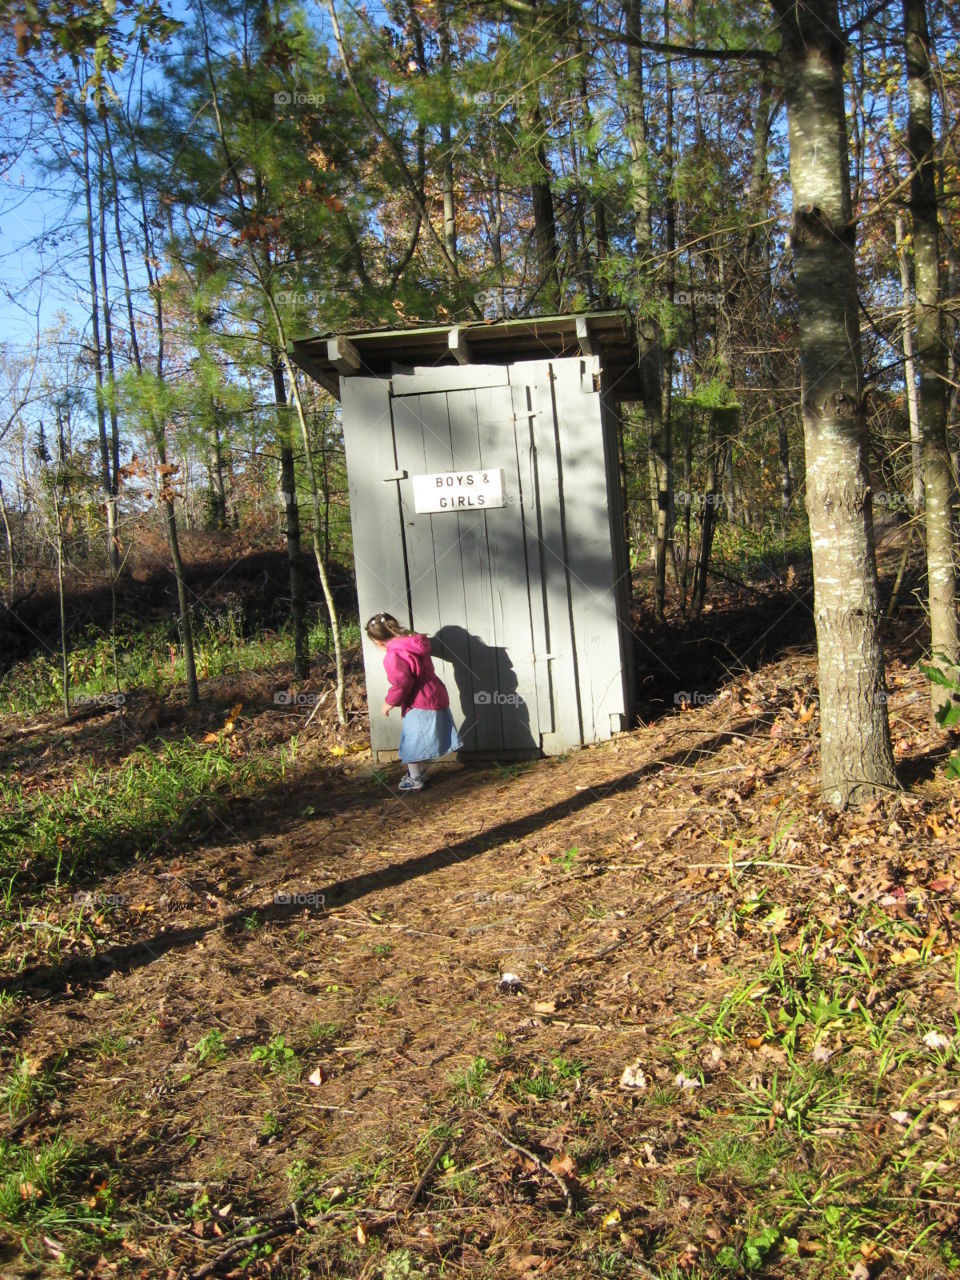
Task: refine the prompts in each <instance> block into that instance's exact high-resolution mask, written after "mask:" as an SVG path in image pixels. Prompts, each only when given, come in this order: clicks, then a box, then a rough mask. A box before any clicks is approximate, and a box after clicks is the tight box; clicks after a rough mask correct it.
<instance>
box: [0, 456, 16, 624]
mask: <svg viewBox="0 0 960 1280" xmlns="http://www.w3.org/2000/svg"><path fill="white" fill-rule="evenodd" d="M0 515H2V516H3V532H4V534H5V535H6V539H7V567H8V571H9V574H10V591H9V595H8V598H9V600H13V594H14V586H13V534H12V533H11V532H10V518H9V516H8V515H7V501H6V498H4V496H3V481H2V480H0Z"/></svg>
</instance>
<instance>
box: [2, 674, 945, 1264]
mask: <svg viewBox="0 0 960 1280" xmlns="http://www.w3.org/2000/svg"><path fill="white" fill-rule="evenodd" d="M814 673H815V666H814V661H813V659H812V658H811V657H810V656H809V655H808V654H798V655H794V656H790V657H787V658H785V659H782V660H781V661H779V662H777V663H772V664H769V665H767V666H765V667H763V668H761V669H760V670H759V671H757V672H755V673H753V674H744V675H742V676H738V677H736V678H734V679H731V680H730V681H729V682H728V683H727V684H726V685H724V686H723V687H722V688H721V689H720V690H719V692H718V693H717V694H716V696H713V695H711V699H710V700H709V701H708V703H707V705H702V706H695V707H693V708H692V709H691V708H686V709H683V708H681V709H678V710H676V711H673V710H671V711H670V712H669V713H668V714H667V715H665V716H664V717H662V718H661V719H659V720H657V721H656V722H653V723H648V724H647V725H645V726H644V727H641V728H638V729H636V730H634V731H632V732H631V733H629V734H626V735H624V736H622V737H620V738H618V739H616V740H615V741H614V742H612V743H610V744H607V745H605V746H602V747H598V748H595V749H590V750H586V751H582V752H579V753H576V754H573V755H570V756H569V757H566V758H560V759H553V760H547V761H542V762H538V763H536V764H532V765H504V766H501V767H499V768H497V767H495V766H491V765H483V766H459V765H458V766H451V767H447V768H443V769H440V770H438V771H437V773H436V774H435V777H434V781H433V784H432V786H431V787H430V788H428V789H427V790H426V791H424V792H423V793H422V794H420V795H416V796H403V797H401V796H398V795H397V794H396V792H395V789H394V787H393V786H392V783H393V782H394V781H395V778H394V775H395V773H396V769H395V767H384V768H375V767H374V766H373V765H372V763H371V762H370V760H369V756H368V755H366V754H365V753H364V752H363V750H362V747H363V737H364V735H363V725H362V720H360V719H359V718H358V719H357V720H356V721H355V723H354V725H353V727H352V728H351V730H350V732H349V734H348V736H347V739H346V742H345V743H344V742H341V741H339V740H338V738H337V735H336V733H335V732H334V729H333V725H332V723H331V720H330V717H329V716H325V713H324V714H318V715H317V716H316V717H315V718H314V720H313V722H312V723H311V724H310V725H309V726H308V727H305V728H304V727H302V724H301V725H300V728H299V731H298V732H297V733H294V734H292V733H291V730H292V728H297V727H298V724H300V722H296V723H294V722H293V721H291V719H290V718H289V714H286V715H285V714H283V713H281V711H278V709H277V707H276V705H275V704H274V702H273V697H272V686H271V687H270V688H267V687H266V686H265V685H261V684H257V683H256V680H259V679H260V678H261V677H259V676H258V677H252V676H251V677H250V678H249V679H250V681H251V683H248V684H247V686H246V687H245V688H238V686H237V684H236V683H235V684H234V685H232V686H231V687H230V688H229V689H224V690H223V696H222V697H221V699H220V702H221V703H222V705H221V706H219V707H215V709H214V710H213V711H211V710H210V706H211V702H212V703H214V704H215V703H216V695H215V691H214V692H211V691H210V690H209V689H208V690H207V691H206V693H205V703H206V706H207V711H206V713H204V714H206V716H207V718H208V720H209V723H208V724H206V723H201V722H200V721H196V722H195V721H194V720H191V719H190V715H189V714H188V713H187V712H186V711H185V710H183V711H182V713H181V712H178V711H177V710H176V708H175V707H170V706H168V709H167V723H166V724H165V725H164V726H163V727H162V730H161V731H160V732H161V733H162V735H163V736H156V737H153V736H151V737H150V738H149V740H148V741H146V742H144V743H140V744H138V745H137V746H134V745H133V744H131V743H129V742H128V743H127V744H126V745H125V746H124V745H123V744H121V743H120V741H119V739H118V738H116V736H114V737H113V738H109V736H104V735H106V734H107V733H108V731H107V730H106V729H104V728H102V727H99V728H98V727H96V726H94V725H89V724H88V725H86V726H82V727H81V728H80V729H79V730H76V731H74V732H73V733H72V735H71V734H68V733H67V732H66V731H60V730H57V728H56V724H55V721H54V720H53V719H49V721H48V720H43V721H41V722H40V723H39V724H38V723H37V722H33V721H31V722H30V724H31V725H32V727H29V726H27V725H26V722H23V723H20V724H17V723H15V718H13V719H14V722H10V723H8V724H7V725H6V726H5V728H4V731H3V741H2V743H0V750H2V752H3V769H4V774H5V777H6V782H5V786H6V788H7V790H6V791H5V793H4V821H5V822H6V823H7V824H8V825H7V830H8V833H9V836H10V839H11V840H17V841H20V843H17V844H16V846H15V852H14V855H12V856H11V857H8V859H7V862H6V863H5V876H6V883H8V885H9V891H8V893H7V896H6V901H5V905H4V923H3V933H2V946H3V951H2V970H3V997H2V1009H0V1016H2V1019H3V1024H2V1042H0V1043H2V1070H0V1239H2V1243H0V1249H2V1253H0V1274H2V1275H3V1276H4V1277H5V1278H6V1277H8V1276H9V1277H11V1278H12V1277H26V1276H47V1275H51V1276H54V1275H61V1274H62V1275H70V1276H76V1277H101V1276H120V1277H134V1276H137V1277H144V1278H146V1277H150V1280H153V1278H154V1277H167V1278H168V1280H187V1278H188V1277H197V1278H199V1277H202V1276H205V1275H218V1276H277V1277H306V1276H350V1277H354V1276H355V1277H364V1278H367V1277H369V1278H371V1280H372V1278H374V1277H383V1280H400V1278H401V1277H404V1278H406V1277H427V1276H446V1277H467V1276H471V1277H490V1278H493V1277H533V1276H545V1275H549V1274H551V1273H552V1274H554V1275H556V1276H563V1277H580V1276H582V1277H594V1276H596V1277H599V1276H643V1277H649V1276H656V1277H671V1278H672V1277H681V1276H689V1277H711V1278H714V1277H721V1276H722V1277H726V1276H753V1275H756V1276H784V1277H794V1276H795V1277H811V1278H812V1277H817V1278H818V1280H819V1278H820V1277H827V1276H837V1277H856V1280H868V1277H873V1276H881V1275H883V1276H888V1277H906V1276H908V1275H909V1276H912V1277H914V1278H915V1280H919V1278H921V1277H934V1276H938V1277H941V1276H946V1275H948V1274H950V1273H952V1272H953V1271H954V1270H956V1269H958V1268H960V1246H958V1245H957V1223H958V1215H960V1126H958V1117H960V1070H958V1061H960V1060H958V1052H960V1023H958V1013H957V1011H958V1009H960V950H958V943H960V939H958V936H957V930H958V925H960V916H958V910H960V900H958V894H960V861H958V858H960V796H958V794H957V792H956V789H955V787H953V786H951V784H950V783H949V782H948V781H947V780H946V778H945V776H944V767H943V766H944V761H945V759H946V756H947V755H948V754H949V745H948V742H947V739H946V738H945V736H944V735H943V734H940V733H937V732H934V731H931V730H929V729H928V728H927V727H926V719H925V717H926V708H927V684H926V681H925V680H924V678H923V677H922V675H921V674H920V673H919V672H918V671H917V670H916V668H915V667H914V665H913V663H912V662H909V663H904V662H897V661H893V662H891V663H890V666H889V683H890V685H891V695H890V717H891V724H892V728H893V732H894V737H895V742H896V751H897V755H898V759H899V761H900V766H901V771H902V775H903V778H904V780H905V781H906V782H907V783H909V788H910V789H909V791H907V792H904V793H902V794H891V795H890V797H889V798H887V799H884V800H883V801H880V802H877V803H876V804H875V805H873V806H872V807H869V808H867V809H865V810H862V811H860V812H858V813H848V814H841V815H835V814H833V813H828V812H826V811H824V810H823V809H822V808H821V807H820V805H819V802H818V799H817V783H818V778H817V772H818V739H817V729H818V725H817V715H816V705H815V702H814V700H813V698H812V697H811V696H810V692H809V691H810V690H811V689H813V687H814ZM361 696H362V695H361V693H360V691H359V688H358V687H356V686H355V688H354V693H353V697H354V705H355V707H359V706H360V705H361ZM237 702H241V703H242V706H241V708H240V709H239V710H238V709H237V706H236V703H237ZM194 714H200V713H194ZM227 726H229V728H228V727H227ZM187 731H189V733H188V732H187ZM178 732H179V733H181V734H183V737H182V738H177V734H178ZM85 735H86V736H85ZM95 735H99V736H95ZM188 736H189V742H190V744H192V745H186V739H187V737H188ZM175 739H176V741H177V751H176V752H174V750H173V748H172V747H171V746H170V745H165V743H167V744H169V743H172V742H173V741H174V740H175ZM31 742H33V743H36V742H42V747H41V750H40V751H31V750H30V744H31ZM91 744H92V745H91ZM90 750H92V751H93V757H94V758H92V759H91V760H90V764H91V767H93V766H94V765H95V766H96V769H95V770H94V773H92V774H91V773H85V774H83V778H84V779H85V781H84V783H83V785H82V786H81V787H80V791H79V793H78V795H77V798H76V800H75V802H74V803H73V805H72V806H71V805H70V804H69V803H68V802H69V796H70V793H69V791H68V788H69V786H70V785H79V784H76V778H77V776H78V774H77V770H76V765H77V762H78V761H82V760H84V759H86V756H85V754H84V753H85V752H88V751H90ZM204 751H206V752H209V753H210V758H211V760H212V761H214V762H215V767H214V764H210V763H207V764H206V765H203V766H201V764H199V763H198V762H197V761H198V758H199V756H200V754H201V753H202V752H204ZM178 753H179V754H178ZM148 756H149V757H150V759H152V760H153V761H154V764H153V765H152V766H151V765H150V760H149V759H147V758H146V757H148ZM133 769H136V770H140V771H141V773H142V777H141V781H142V783H143V785H142V787H141V788H140V792H139V794H140V796H141V807H140V809H138V810H136V811H135V812H134V811H133V810H132V809H131V805H130V803H129V800H128V799H124V797H125V796H126V791H125V790H124V788H127V787H129V785H130V778H129V776H128V775H129V773H130V771H131V770H133ZM172 770H179V771H180V773H181V775H182V776H183V779H184V785H185V793H184V794H185V802H184V805H183V806H181V807H180V808H178V807H177V806H176V805H171V803H170V799H169V792H170V773H171V771H172ZM71 780H72V781H71ZM41 784H42V785H41ZM188 784H189V785H188ZM111 786H113V787H114V788H115V789H116V795H117V797H118V803H120V804H121V811H120V812H119V813H118V812H115V811H113V810H112V809H111V807H110V791H111ZM38 787H39V789H40V790H41V791H42V794H43V799H42V801H41V800H37V799H35V798H34V799H32V800H31V803H30V806H27V807H26V808H25V807H24V805H23V803H22V801H23V796H24V795H26V796H28V797H32V796H34V793H35V792H36V790H37V789H38ZM14 788H18V790H17V791H16V794H14ZM151 797H152V799H151ZM83 805H87V806H88V807H89V812H90V814H91V815H92V816H91V822H93V823H94V825H93V826H91V823H84V822H83V821H81V810H82V806H83ZM187 809H189V816H187V815H186V810H187ZM54 811H55V814H59V815H60V817H59V819H57V821H58V822H59V823H60V832H61V834H62V835H63V836H64V840H63V841H61V846H60V853H62V857H61V858H60V860H59V862H58V860H57V857H56V852H55V851H56V850H57V847H58V846H57V842H56V838H55V837H54V838H53V839H52V841H50V840H47V842H46V843H44V842H43V841H42V840H41V841H40V844H39V845H38V844H36V842H34V843H33V844H30V843H29V842H25V836H24V832H23V830H22V829H21V830H19V833H18V831H17V830H15V827H16V822H17V821H18V820H19V822H20V824H21V827H22V824H23V823H24V822H27V823H28V824H29V822H34V823H37V822H40V823H41V825H40V827H39V828H37V829H36V830H35V831H34V832H33V834H34V836H36V835H37V834H38V832H39V835H40V836H43V835H44V833H45V831H46V827H45V826H43V823H42V822H41V819H43V818H44V815H47V816H48V817H49V815H50V814H51V813H54ZM18 814H19V819H17V818H16V815H18ZM137 814H139V815H140V816H139V817H137ZM94 819H95V822H94ZM50 820H51V821H53V818H51V819H50ZM138 824H139V825H138ZM91 831H93V834H94V835H95V836H96V840H95V841H94V843H93V844H92V845H91V846H90V848H89V850H87V854H89V856H87V854H85V855H84V856H83V857H73V856H72V855H73V854H74V853H76V851H77V850H78V848H80V846H81V845H82V842H83V840H84V839H85V838H86V837H87V836H88V835H90V833H91ZM111 833H113V834H112V835H111ZM108 837H109V838H108ZM10 848H11V845H10V840H8V841H7V845H6V850H7V851H9V849H10ZM41 855H42V856H41ZM94 855H95V856H94ZM5 856H6V853H5ZM67 869H69V870H70V876H72V878H70V876H68V874H67Z"/></svg>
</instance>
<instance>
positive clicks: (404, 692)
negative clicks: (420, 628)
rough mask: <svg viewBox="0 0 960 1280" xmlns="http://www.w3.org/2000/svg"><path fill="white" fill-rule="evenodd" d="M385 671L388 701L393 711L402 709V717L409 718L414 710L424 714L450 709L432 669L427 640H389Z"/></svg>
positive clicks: (441, 686)
mask: <svg viewBox="0 0 960 1280" xmlns="http://www.w3.org/2000/svg"><path fill="white" fill-rule="evenodd" d="M383 669H384V670H385V671H386V673H387V679H388V680H389V681H390V688H389V689H388V690H387V696H386V699H385V701H386V702H387V703H388V704H389V705H390V706H391V707H399V708H400V711H401V714H403V715H406V713H407V712H408V711H409V710H410V709H411V707H416V708H417V709H418V710H421V711H443V709H444V708H445V707H449V705H450V697H449V695H448V694H447V689H446V686H445V685H444V683H443V681H442V680H441V679H440V677H439V676H438V675H437V673H436V671H434V669H433V661H432V659H431V657H430V641H429V640H428V639H427V637H426V636H421V635H412V636H394V637H393V639H392V640H388V641H387V650H386V653H385V654H384V655H383Z"/></svg>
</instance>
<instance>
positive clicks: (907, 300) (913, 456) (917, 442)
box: [894, 211, 923, 514]
mask: <svg viewBox="0 0 960 1280" xmlns="http://www.w3.org/2000/svg"><path fill="white" fill-rule="evenodd" d="M894 238H895V241H896V249H897V261H898V262H899V264H900V297H901V306H900V317H901V320H900V323H901V327H902V330H903V383H904V387H905V388H906V394H907V422H908V424H909V428H910V483H911V489H912V491H913V511H914V514H916V513H917V512H918V511H921V510H922V509H923V457H922V448H923V444H922V441H921V438H920V401H919V397H918V395H917V359H916V349H915V347H914V342H913V323H914V309H915V303H914V296H913V286H912V284H911V281H910V259H909V257H908V256H907V250H906V245H905V243H904V241H905V239H906V233H905V231H904V226H903V214H902V213H900V212H899V211H898V212H897V215H896V218H895V220H894Z"/></svg>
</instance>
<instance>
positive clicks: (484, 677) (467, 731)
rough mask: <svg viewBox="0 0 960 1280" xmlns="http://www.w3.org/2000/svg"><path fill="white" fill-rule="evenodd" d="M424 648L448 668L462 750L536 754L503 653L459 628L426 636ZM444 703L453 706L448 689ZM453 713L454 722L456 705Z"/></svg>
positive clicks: (523, 702) (524, 710) (537, 745)
mask: <svg viewBox="0 0 960 1280" xmlns="http://www.w3.org/2000/svg"><path fill="white" fill-rule="evenodd" d="M430 650H431V652H432V654H433V656H434V657H435V658H438V659H440V661H442V662H447V663H449V664H450V667H451V669H452V672H453V679H454V681H455V683H456V687H457V701H459V704H460V713H461V715H462V717H463V722H462V724H460V723H458V726H457V727H458V729H459V731H460V737H461V739H462V740H463V749H464V751H483V752H491V753H494V754H497V755H508V754H513V753H516V754H522V755H530V754H531V753H539V751H540V743H539V741H538V740H537V739H536V738H535V737H534V735H533V731H532V730H531V728H530V710H529V708H528V706H527V703H526V700H525V699H524V697H523V696H522V695H521V693H520V691H519V688H518V683H517V676H516V672H515V671H514V668H513V663H512V662H511V661H510V657H509V655H508V653H507V651H506V649H504V648H502V647H500V646H494V645H488V644H487V643H486V641H485V640H482V639H481V638H480V636H478V635H475V634H474V633H473V632H471V631H467V629H466V628H465V627H458V626H453V625H445V626H442V627H441V628H440V630H439V631H437V632H436V633H435V634H434V635H432V636H431V637H430ZM450 700H451V704H453V702H454V697H453V693H452V690H451V699H450ZM453 711H454V719H456V718H457V717H456V711H457V708H456V706H454V707H453Z"/></svg>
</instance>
